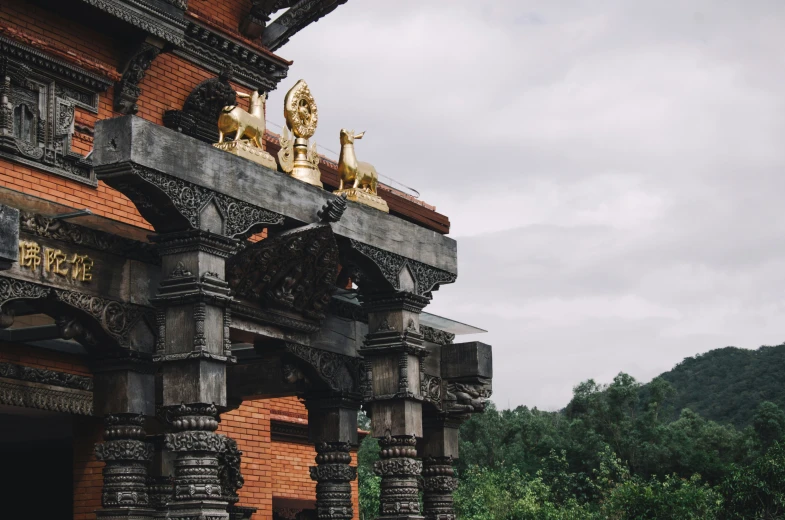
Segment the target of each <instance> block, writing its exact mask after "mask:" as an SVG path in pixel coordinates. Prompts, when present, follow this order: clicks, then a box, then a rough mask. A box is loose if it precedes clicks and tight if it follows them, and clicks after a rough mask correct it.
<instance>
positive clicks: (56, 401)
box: [0, 377, 93, 415]
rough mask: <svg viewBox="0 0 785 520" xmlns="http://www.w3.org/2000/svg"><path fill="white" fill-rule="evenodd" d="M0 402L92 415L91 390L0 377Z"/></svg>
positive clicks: (9, 404)
mask: <svg viewBox="0 0 785 520" xmlns="http://www.w3.org/2000/svg"><path fill="white" fill-rule="evenodd" d="M0 404H3V405H8V406H20V407H23V408H37V409H39V410H48V411H52V412H61V413H71V414H76V415H93V392H92V391H88V390H78V389H75V388H67V387H62V386H53V385H47V384H42V383H34V382H31V381H22V380H18V379H10V378H4V377H0Z"/></svg>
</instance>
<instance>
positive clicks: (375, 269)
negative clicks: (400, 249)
mask: <svg viewBox="0 0 785 520" xmlns="http://www.w3.org/2000/svg"><path fill="white" fill-rule="evenodd" d="M349 244H350V247H351V250H352V252H353V253H354V254H352V255H351V259H352V260H354V261H355V262H354V263H355V265H356V266H357V267H358V268H359V271H360V272H359V273H356V274H355V277H356V283H357V285H358V286H359V287H360V289H361V290H362V291H364V292H383V291H389V290H391V289H392V290H394V291H400V290H406V291H407V292H411V293H412V294H415V295H417V296H424V297H426V298H428V299H430V298H431V293H432V291H435V290H437V289H438V288H439V286H440V285H442V284H448V283H453V282H455V280H456V279H457V278H458V275H457V274H454V273H450V272H448V271H443V270H441V269H437V268H436V267H432V266H430V265H428V264H424V263H422V262H418V261H416V260H412V259H410V258H406V257H404V256H401V255H398V254H395V253H392V252H390V251H385V250H384V249H379V248H377V247H374V246H371V245H368V244H365V243H363V242H360V241H359V240H354V239H349ZM404 270H408V273H409V275H410V276H411V279H412V281H413V282H414V285H415V286H414V288H413V289H410V288H406V289H402V287H401V281H400V280H401V276H402V275H404V274H405V273H404Z"/></svg>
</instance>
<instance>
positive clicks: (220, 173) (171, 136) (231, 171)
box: [92, 116, 458, 275]
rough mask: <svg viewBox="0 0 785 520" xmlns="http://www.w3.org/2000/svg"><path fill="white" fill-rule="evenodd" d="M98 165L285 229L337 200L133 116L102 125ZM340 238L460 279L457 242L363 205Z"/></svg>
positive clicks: (103, 172)
mask: <svg viewBox="0 0 785 520" xmlns="http://www.w3.org/2000/svg"><path fill="white" fill-rule="evenodd" d="M94 150H95V151H94V153H93V157H92V158H93V164H94V165H95V169H96V172H97V173H98V174H99V176H100V177H101V178H102V179H103V180H105V181H106V182H108V183H110V184H111V183H112V178H116V179H117V178H121V177H124V176H125V177H126V178H127V176H128V175H131V174H133V172H134V169H144V170H145V171H152V172H157V174H160V175H164V176H167V177H168V178H171V179H172V180H174V181H176V182H184V183H188V185H191V186H196V187H198V188H200V189H206V190H211V191H214V192H216V193H218V194H222V196H224V197H231V198H233V199H237V200H239V201H241V202H242V203H245V204H247V205H252V206H254V207H261V208H264V209H265V210H267V211H271V212H273V213H277V214H280V215H283V216H284V218H285V226H287V227H296V226H298V225H303V224H310V223H314V222H317V221H318V217H317V216H316V213H317V211H318V210H319V209H320V208H322V207H323V206H324V205H325V204H326V203H327V202H328V201H329V200H331V199H332V198H334V195H332V194H331V193H329V192H327V191H325V190H322V189H318V188H316V187H314V186H311V185H308V184H306V183H303V182H300V181H298V180H296V179H293V178H291V177H289V176H287V175H284V174H281V173H279V172H276V171H273V170H270V169H267V168H265V167H263V166H260V165H257V164H255V163H252V162H250V161H247V160H245V159H243V158H240V157H236V156H234V155H231V154H228V153H225V152H222V151H221V150H217V149H215V148H213V147H212V146H210V145H209V144H206V143H202V142H200V141H197V140H196V139H192V138H190V137H187V136H184V135H182V134H179V133H177V132H174V131H172V130H169V129H167V128H164V127H161V126H158V125H155V124H153V123H150V122H147V121H144V120H143V119H141V118H137V117H133V116H125V117H119V118H115V119H108V120H103V121H99V122H98V123H97V125H96V132H95V148H94ZM332 226H333V230H334V232H335V234H336V235H338V236H339V237H343V238H346V239H349V240H352V241H355V242H359V243H363V244H367V245H369V246H372V247H374V248H377V249H381V250H384V251H388V252H390V253H394V254H396V255H400V256H401V257H404V258H407V259H410V260H413V261H415V262H419V263H421V264H426V265H428V266H432V267H435V268H437V269H439V270H442V271H446V272H447V273H450V274H453V275H455V274H457V272H458V266H457V247H456V243H455V240H453V239H451V238H448V237H445V236H443V235H441V234H439V233H436V232H435V231H431V230H429V229H426V228H423V227H421V226H418V225H416V224H413V223H411V222H407V221H405V220H402V219H400V218H398V217H395V216H392V215H388V214H385V213H382V212H380V211H377V210H374V209H372V208H368V207H365V206H363V205H360V204H349V207H348V208H347V209H346V212H345V213H344V214H343V217H342V218H341V220H340V221H339V222H336V223H334V224H332Z"/></svg>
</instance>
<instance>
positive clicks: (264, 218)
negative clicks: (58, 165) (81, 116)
mask: <svg viewBox="0 0 785 520" xmlns="http://www.w3.org/2000/svg"><path fill="white" fill-rule="evenodd" d="M96 173H97V174H98V177H99V179H100V180H103V181H104V182H106V183H107V184H108V185H110V186H112V187H113V188H115V189H116V190H118V191H120V192H121V193H123V195H125V196H126V197H128V198H129V199H131V201H132V202H133V203H134V204H135V205H136V208H137V209H138V210H139V213H141V214H142V216H143V217H144V218H145V219H146V220H147V221H148V222H150V223H151V224H152V225H153V226H154V227H155V230H156V231H157V232H158V233H169V232H175V231H184V230H188V229H203V230H206V231H211V232H213V233H217V234H221V235H224V236H228V237H244V236H246V235H249V234H251V233H252V232H254V231H255V230H256V229H257V228H261V227H266V226H277V225H281V224H283V222H284V217H283V215H280V214H278V213H275V212H272V211H269V210H266V209H263V208H260V207H258V206H254V205H252V204H249V203H247V202H243V201H241V200H239V199H235V198H234V197H230V196H228V195H224V194H222V193H218V192H215V191H213V190H210V189H207V188H203V187H201V186H197V185H195V184H192V183H190V182H187V181H183V180H181V179H177V178H175V177H171V176H169V175H166V174H163V173H160V172H157V171H154V170H151V169H149V168H145V167H143V166H139V165H136V164H129V163H126V164H120V165H112V166H111V167H103V168H96Z"/></svg>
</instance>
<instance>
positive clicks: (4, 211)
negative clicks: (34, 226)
mask: <svg viewBox="0 0 785 520" xmlns="http://www.w3.org/2000/svg"><path fill="white" fill-rule="evenodd" d="M18 255H19V210H18V209H16V208H11V207H8V206H5V205H2V204H0V270H6V269H10V268H11V264H13V263H14V262H16V261H17V256H18Z"/></svg>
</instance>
